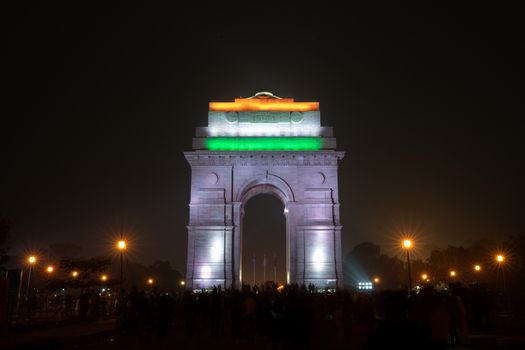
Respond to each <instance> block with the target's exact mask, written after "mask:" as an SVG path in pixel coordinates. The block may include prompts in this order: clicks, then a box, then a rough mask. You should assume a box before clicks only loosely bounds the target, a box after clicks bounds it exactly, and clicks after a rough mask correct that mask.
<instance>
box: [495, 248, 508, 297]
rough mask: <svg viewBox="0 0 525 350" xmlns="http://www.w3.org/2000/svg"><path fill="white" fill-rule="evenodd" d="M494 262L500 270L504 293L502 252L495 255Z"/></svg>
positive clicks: (504, 291) (503, 258) (503, 259)
mask: <svg viewBox="0 0 525 350" xmlns="http://www.w3.org/2000/svg"><path fill="white" fill-rule="evenodd" d="M496 262H497V263H498V270H501V279H502V281H503V294H506V286H505V273H504V272H503V263H504V262H505V256H504V255H503V254H498V255H496Z"/></svg>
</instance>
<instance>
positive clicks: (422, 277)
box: [421, 273, 428, 281]
mask: <svg viewBox="0 0 525 350" xmlns="http://www.w3.org/2000/svg"><path fill="white" fill-rule="evenodd" d="M421 279H423V280H425V281H426V280H427V279H428V275H427V274H426V273H424V274H422V275H421Z"/></svg>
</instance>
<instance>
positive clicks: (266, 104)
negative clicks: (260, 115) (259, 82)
mask: <svg viewBox="0 0 525 350" xmlns="http://www.w3.org/2000/svg"><path fill="white" fill-rule="evenodd" d="M318 110H319V102H295V101H294V99H293V98H280V97H278V96H275V95H274V94H272V93H271V92H258V93H256V94H255V95H254V96H252V97H248V98H236V99H235V101H234V102H210V111H217V112H241V111H246V112H247V111H276V112H285V111H286V112H307V111H318Z"/></svg>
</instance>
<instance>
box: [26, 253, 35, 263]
mask: <svg viewBox="0 0 525 350" xmlns="http://www.w3.org/2000/svg"><path fill="white" fill-rule="evenodd" d="M27 261H28V262H29V263H30V264H34V263H36V256H34V255H31V256H30V257H29V258H27Z"/></svg>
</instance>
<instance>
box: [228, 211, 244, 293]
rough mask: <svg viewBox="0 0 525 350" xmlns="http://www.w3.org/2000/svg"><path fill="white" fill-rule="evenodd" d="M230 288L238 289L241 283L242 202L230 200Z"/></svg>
mask: <svg viewBox="0 0 525 350" xmlns="http://www.w3.org/2000/svg"><path fill="white" fill-rule="evenodd" d="M231 207H232V211H233V214H232V217H233V219H232V221H233V231H232V237H233V238H232V241H233V246H232V254H231V255H232V267H233V268H232V284H231V287H232V289H240V288H241V285H242V269H241V266H242V217H243V213H242V202H232V204H231Z"/></svg>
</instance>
